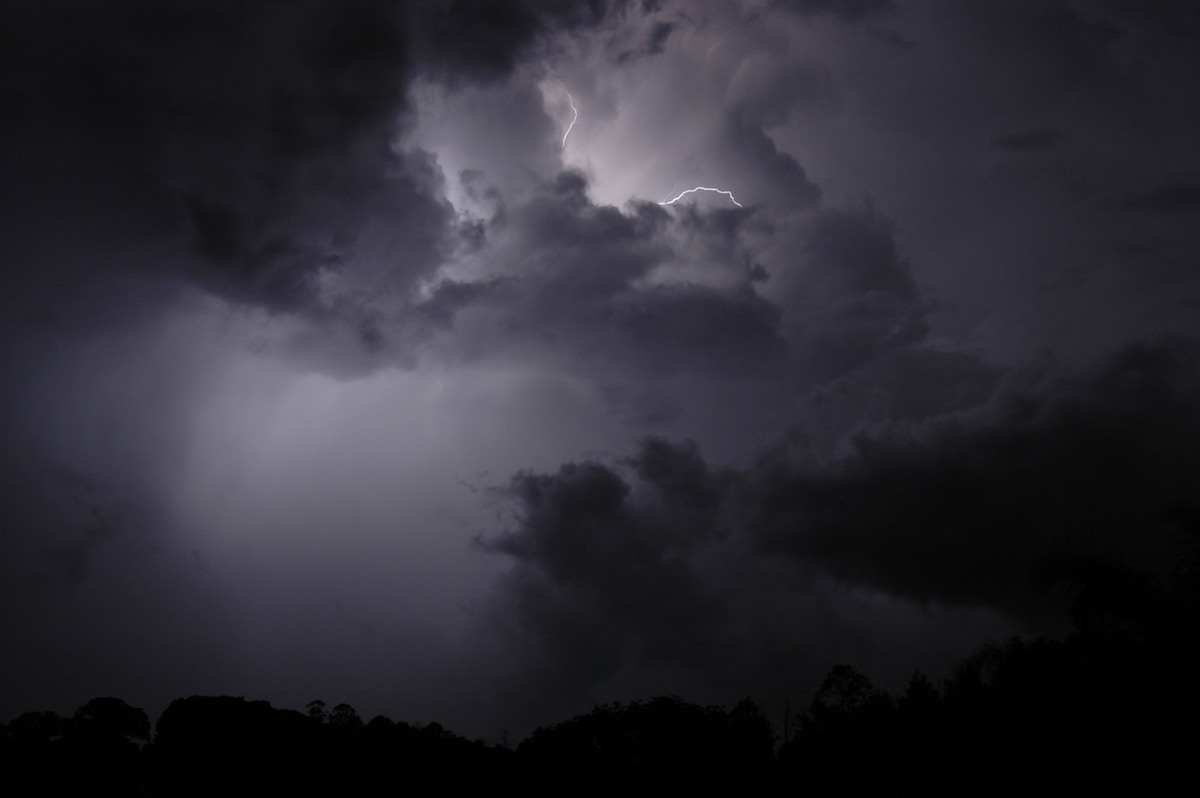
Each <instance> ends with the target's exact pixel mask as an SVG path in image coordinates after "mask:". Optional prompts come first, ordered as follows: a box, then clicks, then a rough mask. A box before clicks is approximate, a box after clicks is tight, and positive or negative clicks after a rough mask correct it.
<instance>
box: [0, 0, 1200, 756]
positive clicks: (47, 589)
mask: <svg viewBox="0 0 1200 798" xmlns="http://www.w3.org/2000/svg"><path fill="white" fill-rule="evenodd" d="M1198 24H1200V17H1198V16H1197V12H1196V11H1195V9H1194V7H1193V6H1192V5H1191V4H1189V3H1185V2H1178V3H1176V2H1169V3H1168V2H1164V3H1156V4H1154V5H1153V6H1152V7H1149V6H1148V7H1146V8H1142V7H1140V6H1139V7H1136V8H1135V7H1133V6H1131V5H1130V4H1127V3H1117V2H1107V1H1106V0H1087V2H1067V0H1063V1H1062V2H1032V0H1031V2H1014V3H1008V4H1004V5H988V6H983V5H979V6H976V5H965V4H924V3H909V2H903V1H902V0H890V1H888V2H882V1H881V2H868V1H866V0H864V1H862V2H825V1H824V0H820V1H818V0H804V1H803V2H774V1H773V0H746V2H738V3H729V2H723V1H718V0H711V1H710V0H700V1H698V2H680V1H677V0H663V2H632V1H631V2H618V1H617V0H612V1H610V2H569V1H565V2H519V1H518V0H503V1H502V2H494V3H486V4H479V3H470V2H432V1H431V2H415V3H393V2H382V0H381V1H379V2H374V1H371V0H362V2H349V3H342V2H336V3H335V2H322V1H320V0H312V1H311V2H297V3H275V2H268V3H254V4H247V3H235V2H183V3H170V4H163V3H151V2H140V1H137V0H121V1H120V2H114V3H105V4H95V3H75V2H23V1H19V2H10V3H6V4H5V5H4V10H3V11H2V12H0V52H2V53H3V56H2V57H0V97H3V107H4V109H5V122H4V124H3V125H0V185H2V186H3V190H2V191H0V233H2V236H3V241H4V246H3V247H0V288H2V289H3V291H2V292H0V332H2V334H3V336H4V341H5V346H4V347H3V348H2V349H0V373H2V374H3V377H4V381H5V391H4V393H3V396H0V409H2V411H3V415H2V416H0V446H2V449H3V452H4V458H3V461H2V462H0V483H2V485H3V487H2V489H0V492H2V494H3V503H2V505H0V525H2V526H3V528H4V532H3V533H2V534H0V577H2V578H0V585H2V587H0V590H2V591H3V593H4V599H5V602H4V603H5V607H6V608H7V609H6V611H5V613H4V614H3V616H2V617H0V630H2V636H3V639H4V640H5V641H6V642H7V641H12V643H11V645H9V646H8V651H9V653H8V654H6V655H5V656H4V657H3V658H0V680H2V682H3V684H4V685H5V689H4V691H2V692H0V713H8V714H10V715H11V714H15V713H18V712H20V711H24V710H28V709H43V708H53V709H56V710H59V711H61V710H65V709H69V708H71V707H74V706H78V705H80V704H81V703H83V702H84V701H85V700H86V699H88V698H90V697H93V696H95V695H120V696H122V697H123V698H126V699H127V700H130V701H131V702H132V703H133V704H135V705H137V706H145V707H147V708H149V709H151V711H152V714H153V710H154V708H156V707H158V708H161V707H163V706H165V705H166V704H167V702H169V700H170V699H172V698H176V697H179V696H183V695H190V694H194V693H206V692H207V693H215V694H219V693H227V694H230V695H246V696H252V697H255V698H264V699H267V700H272V701H274V702H276V703H277V704H283V705H285V706H294V707H299V706H303V705H304V704H305V703H306V702H308V701H310V700H312V699H314V698H323V699H325V700H328V701H331V702H334V703H337V702H341V701H347V702H350V703H353V704H355V705H356V706H358V708H359V710H360V712H361V713H362V714H363V716H364V717H367V716H369V715H372V714H375V713H376V712H388V713H389V714H392V715H396V716H399V717H402V718H409V719H415V718H420V719H424V720H432V719H435V718H436V719H437V720H439V721H440V722H443V723H445V724H447V725H448V726H451V727H454V728H457V729H462V730H463V731H465V732H467V733H470V734H479V735H494V734H496V733H497V731H498V730H499V729H502V728H511V729H514V730H524V729H526V728H527V727H531V726H532V725H533V724H535V723H538V722H544V721H550V720H557V719H560V718H561V717H562V716H564V715H567V714H570V713H572V712H578V711H583V710H586V709H587V708H588V706H589V704H590V703H591V702H593V701H600V700H629V699H635V698H642V697H646V696H647V695H652V694H656V693H659V694H660V693H673V694H682V695H686V696H687V697H688V698H689V699H693V700H703V701H720V702H726V701H731V700H736V699H738V698H741V697H742V696H744V695H746V694H752V695H756V696H758V697H760V698H763V699H765V700H768V701H774V700H775V699H777V698H781V697H783V696H789V695H791V696H800V695H802V694H803V693H804V692H805V691H807V690H811V689H814V688H815V687H816V685H817V684H819V680H820V676H821V675H822V674H823V673H824V672H825V670H827V669H828V667H829V666H830V665H831V664H833V663H834V662H837V661H853V662H855V663H858V664H859V665H861V667H863V669H864V671H870V672H872V674H873V675H874V676H876V677H877V678H879V679H880V681H881V683H884V684H891V682H895V681H896V680H901V679H905V678H907V676H908V674H909V673H910V672H911V670H912V669H913V668H916V667H920V668H922V669H924V670H926V671H927V672H929V673H932V674H936V673H937V671H938V669H939V668H944V667H946V666H948V665H949V663H951V662H954V661H957V660H959V659H960V658H961V657H962V655H963V654H965V653H966V652H967V651H969V650H970V649H972V648H973V647H975V646H978V645H979V644H981V643H983V642H984V641H986V640H987V639H989V638H993V637H996V636H999V635H1005V634H1010V633H1014V632H1028V633H1047V634H1060V633H1062V632H1063V631H1065V629H1066V628H1067V607H1068V605H1069V599H1070V596H1069V595H1068V594H1067V591H1066V590H1065V588H1063V587H1062V586H1061V585H1058V584H1057V583H1056V582H1055V580H1054V579H1053V578H1052V576H1053V574H1054V573H1059V572H1060V571H1055V568H1058V567H1059V565H1056V564H1061V563H1070V562H1078V561H1082V560H1085V559H1088V558H1091V559H1092V560H1096V561H1114V562H1120V563H1122V564H1124V565H1125V566H1127V567H1129V568H1130V569H1134V570H1136V571H1138V572H1140V573H1145V574H1152V575H1157V577H1158V578H1161V579H1164V580H1169V579H1170V578H1171V569H1172V563H1174V562H1176V561H1177V559H1178V552H1179V551H1180V546H1181V545H1183V544H1181V543H1180V539H1181V538H1180V536H1181V535H1182V534H1183V532H1182V531H1181V527H1180V525H1179V519H1180V518H1187V517H1190V514H1194V512H1195V506H1194V499H1192V498H1191V497H1190V494H1189V492H1188V491H1189V490H1190V487H1191V486H1193V485H1194V484H1195V482H1196V477H1197V476H1198V473H1197V471H1198V464H1197V461H1196V455H1195V454H1194V452H1195V451H1197V446H1196V444H1197V443H1200V441H1197V438H1198V437H1200V428H1198V426H1197V425H1198V414H1197V409H1198V399H1200V397H1198V395H1197V391H1198V389H1200V386H1197V384H1196V375H1197V374H1198V373H1200V369H1198V368H1197V367H1198V366H1200V364H1198V363H1197V357H1198V355H1197V351H1198V350H1197V341H1198V340H1200V327H1198V326H1197V319H1200V315H1197V313H1196V308H1197V306H1198V304H1200V272H1198V271H1197V268H1196V267H1197V263H1198V261H1197V255H1196V253H1197V251H1198V247H1200V240H1198V238H1197V235H1198V234H1197V231H1198V230H1200V226H1197V225H1196V217H1197V207H1198V203H1197V191H1196V187H1197V186H1198V185H1200V164H1197V163H1196V159H1195V156H1194V153H1195V147H1194V144H1193V142H1194V141H1196V140H1197V136H1198V135H1200V113H1198V112H1197V111H1196V107H1195V103H1194V102H1191V98H1190V96H1188V91H1187V89H1188V87H1189V86H1191V85H1193V84H1194V81H1195V78H1196V76H1197V75H1198V74H1200V65H1198V64H1197V59H1196V54H1195V48H1194V40H1195V35H1194V34H1195V33H1196V31H1197V30H1198ZM698 187H706V188H709V189H713V190H710V191H699V190H698V191H692V192H691V193H687V192H689V190H691V189H694V188H698ZM889 680H891V681H889ZM5 717H7V716H4V715H0V720H3V719H4V718H5Z"/></svg>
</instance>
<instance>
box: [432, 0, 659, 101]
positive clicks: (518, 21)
mask: <svg viewBox="0 0 1200 798" xmlns="http://www.w3.org/2000/svg"><path fill="white" fill-rule="evenodd" d="M626 5H628V3H627V2H625V0H582V2H580V0H549V1H548V2H547V1H546V0H539V2H528V0H492V2H487V3H476V2H471V0H450V2H444V1H443V0H428V1H423V2H418V3H414V4H412V9H411V14H412V19H413V22H414V25H413V31H414V35H413V45H414V49H415V50H416V51H417V54H418V59H419V61H420V63H421V67H422V69H423V70H424V71H426V72H428V73H431V74H433V75H435V76H437V77H438V78H439V79H444V80H449V81H450V82H451V83H456V82H458V81H461V80H464V79H466V80H483V81H489V80H499V79H501V78H503V77H506V76H507V75H508V74H509V73H510V72H512V70H513V68H514V67H515V66H516V64H517V62H518V61H519V60H520V59H522V58H524V57H528V56H529V52H528V51H529V50H530V49H531V48H534V47H535V46H536V45H538V44H539V43H541V42H544V40H545V38H546V37H547V36H548V35H550V34H552V33H557V34H561V33H567V32H571V31H574V30H577V29H579V28H585V27H590V26H594V25H596V24H597V23H599V22H601V21H602V20H603V19H604V18H605V17H606V16H608V15H610V14H615V13H618V12H620V11H621V10H622V9H623V8H624V7H625V6H626ZM664 38H665V35H664Z"/></svg>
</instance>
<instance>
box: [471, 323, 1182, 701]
mask: <svg viewBox="0 0 1200 798" xmlns="http://www.w3.org/2000/svg"><path fill="white" fill-rule="evenodd" d="M1198 359H1200V351H1198V350H1197V348H1196V347H1195V345H1193V344H1190V343H1184V342H1167V343H1164V344H1160V345H1153V346H1150V345H1144V346H1137V347H1133V348H1130V349H1128V350H1126V351H1124V352H1122V353H1120V354H1118V355H1116V356H1114V357H1113V358H1111V359H1110V360H1109V361H1107V362H1105V363H1103V364H1101V365H1100V366H1099V367H1098V368H1096V369H1094V370H1092V371H1091V372H1089V373H1086V374H1082V375H1079V376H1074V377H1051V376H1049V375H1048V374H1043V375H1037V374H1020V373H1013V374H1011V375H1009V379H1008V380H1007V381H1006V382H1005V383H1004V384H1003V385H1002V386H1001V387H1000V388H999V389H998V390H997V391H996V392H995V393H994V394H993V395H992V396H991V397H990V399H989V400H988V402H987V403H986V404H984V405H982V406H979V407H978V408H977V409H975V410H973V411H971V412H965V413H963V412H960V413H953V414H949V415H944V416H941V417H938V418H934V419H930V420H928V421H925V422H922V423H916V424H896V423H890V424H883V425H881V426H877V427H874V428H868V429H864V430H863V431H862V432H861V433H859V434H857V435H855V436H854V437H853V438H851V439H850V440H849V441H848V445H849V446H848V448H847V449H846V450H844V451H843V452H841V453H840V454H837V455H836V456H834V457H832V458H827V457H825V456H822V455H819V454H818V453H817V452H816V451H815V450H813V449H812V448H811V447H809V445H808V443H807V437H806V436H805V435H803V434H802V433H800V434H797V435H794V436H791V437H789V438H785V439H784V440H783V441H781V443H780V444H779V445H778V446H776V447H775V448H773V449H770V450H768V451H767V452H765V453H764V454H763V455H762V456H761V457H760V458H759V459H758V460H757V461H756V462H754V463H753V464H751V465H750V466H748V467H745V468H722V467H716V466H714V465H712V464H710V463H708V462H706V460H705V459H704V458H703V457H702V456H701V454H700V452H699V451H698V449H697V448H696V446H695V445H694V444H692V443H683V444H672V443H668V442H666V441H663V440H660V439H650V440H647V441H645V442H644V443H643V444H642V446H641V448H640V449H639V450H638V451H637V453H636V454H635V455H633V456H632V457H630V458H629V459H628V460H626V461H624V462H623V463H619V464H603V463H599V462H594V461H593V462H582V463H569V464H567V465H564V466H562V467H561V468H560V469H559V470H558V471H557V472H556V473H552V474H536V473H528V472H523V473H521V474H518V475H517V476H515V477H514V478H513V479H512V481H511V483H510V484H509V486H508V487H507V488H506V489H505V493H506V495H507V496H508V497H509V498H510V499H511V500H512V501H513V503H514V505H515V515H514V521H513V523H512V524H511V525H510V527H509V528H508V529H507V530H506V531H505V532H503V533H501V534H500V535H498V536H496V537H493V538H490V539H487V540H485V542H484V544H483V545H484V546H485V548H486V549H487V550H489V551H492V552H494V553H498V554H503V555H505V556H507V557H509V558H511V559H512V561H513V563H514V565H513V569H512V570H511V571H510V572H509V573H508V575H507V576H506V577H505V579H504V580H503V581H502V582H501V583H500V586H499V590H498V593H497V596H496V602H497V611H498V612H499V613H500V614H501V615H502V616H507V614H508V613H513V614H514V615H515V619H510V622H512V623H515V624H516V625H517V628H518V629H520V630H521V634H523V635H527V636H529V637H531V638H532V642H528V643H527V645H531V646H534V648H535V650H536V651H538V652H539V653H538V655H537V656H540V657H543V658H544V662H543V665H544V666H545V668H546V670H545V674H549V673H551V672H553V671H554V670H555V669H556V668H561V669H563V673H561V674H560V675H559V679H560V680H562V681H560V683H561V684H563V685H564V689H567V688H569V689H584V688H585V687H586V688H588V689H596V688H597V686H598V685H600V684H602V683H603V682H604V681H605V680H607V679H611V678H613V677H614V675H615V674H617V673H619V672H621V671H622V670H623V669H628V668H631V667H633V668H650V667H653V666H656V665H661V664H662V663H663V662H668V663H670V664H671V665H672V666H674V667H678V668H680V669H682V670H685V671H693V672H695V673H699V674H703V676H704V677H705V679H706V680H708V683H711V682H712V681H713V680H715V681H716V682H718V683H726V684H728V683H730V682H731V681H736V680H737V678H738V677H739V676H740V677H741V678H742V679H743V680H744V682H745V683H747V684H749V683H752V682H753V681H754V680H755V679H760V678H763V674H764V673H766V672H767V671H768V670H769V666H768V665H767V664H766V663H764V662H762V661H760V660H758V659H757V658H759V657H766V656H768V652H769V651H770V650H771V646H769V645H767V644H766V643H765V642H764V641H765V640H766V639H768V638H770V637H772V636H774V637H775V639H777V640H780V639H782V640H788V639H790V640H791V645H792V650H793V652H795V651H803V650H805V649H806V648H807V647H808V645H810V644H812V643H813V641H814V639H815V638H817V637H820V635H821V633H820V632H819V630H814V629H806V628H804V627H803V626H800V625H797V624H796V623H795V622H794V620H789V618H788V616H787V614H786V611H784V610H783V607H786V606H787V605H788V603H789V602H788V601H784V600H781V599H780V595H790V596H791V597H792V599H791V600H792V601H793V602H798V603H799V604H801V605H808V606H812V605H814V604H820V603H821V602H822V601H825V600H828V599H829V597H830V596H831V595H832V594H830V593H829V592H828V591H829V590H830V589H831V588H830V585H834V584H838V585H842V586H844V589H851V590H865V591H870V592H878V593H880V594H883V595H886V596H891V597H894V599H895V600H899V601H911V602H915V603H917V604H920V605H924V606H927V607H933V608H937V607H943V608H944V607H962V608H970V607H976V608H989V609H991V610H994V611H998V612H1000V613H1002V614H1006V615H1009V616H1010V617H1014V618H1019V619H1023V620H1024V621H1025V622H1030V623H1034V624H1035V627H1036V625H1037V624H1043V626H1042V627H1041V628H1043V629H1045V628H1053V625H1054V624H1055V623H1057V622H1058V621H1059V620H1061V618H1062V613H1063V611H1064V609H1065V608H1064V607H1063V606H1061V603H1062V596H1061V594H1055V593H1053V592H1049V591H1047V590H1045V589H1044V586H1042V585H1040V584H1039V579H1040V578H1041V577H1042V576H1044V574H1046V573H1048V572H1049V571H1050V570H1051V569H1052V568H1053V566H1054V564H1055V563H1057V562H1064V561H1072V560H1080V559H1085V558H1099V559H1102V560H1104V559H1108V560H1112V561H1116V562H1122V563H1125V564H1127V565H1129V566H1131V567H1134V568H1135V569H1140V570H1145V571H1149V572H1155V573H1160V574H1169V573H1170V571H1171V567H1172V563H1173V557H1174V555H1173V554H1172V552H1174V551H1175V549H1176V545H1177V543H1178V541H1179V539H1180V537H1179V536H1180V530H1179V529H1177V528H1176V525H1175V523H1174V521H1173V520H1172V518H1173V515H1172V514H1173V513H1177V508H1179V507H1187V506H1191V505H1190V504H1189V503H1190V502H1193V501H1194V498H1193V497H1192V486H1193V485H1194V484H1195V480H1196V478H1197V477H1200V460H1198V459H1197V456H1196V452H1197V451H1200V449H1198V447H1197V444H1198V443H1200V426H1197V423H1196V418H1195V415H1194V409H1195V407H1196V403H1197V400H1198V399H1200V382H1197V379H1196V375H1197V374H1200V370H1197V368H1196V367H1197V365H1198ZM780 557H782V558H784V561H786V562H790V563H791V565H790V570H791V574H790V577H784V576H781V573H780V571H779V570H778V567H779V564H780V560H779V559H778V558H780ZM823 580H828V581H823ZM756 594H759V595H761V596H767V595H769V596H771V597H772V598H771V601H772V602H775V603H776V606H777V607H778V611H780V612H783V613H784V614H783V615H780V616H778V617H776V618H774V619H772V621H769V622H768V624H767V625H772V624H777V625H778V626H777V627H776V628H774V630H773V632H772V633H771V635H766V636H764V638H763V639H759V640H754V639H748V638H747V637H746V636H744V635H743V633H742V632H741V631H740V630H742V629H743V628H747V627H752V628H755V629H756V632H759V633H761V632H762V624H763V619H758V621H757V622H755V621H751V620H750V619H749V618H748V617H747V613H748V612H749V611H750V608H752V607H755V606H758V605H757V603H756V602H755V601H754V598H753V597H754V596H755V595H756ZM1055 619H1058V620H1055ZM1045 624H1049V626H1045ZM844 633H845V634H846V635H851V636H852V635H853V634H854V633H853V631H852V626H850V627H847V628H846V629H845V630H844ZM581 640H587V641H590V643H589V647H588V648H586V649H584V648H581V647H580V643H581ZM822 645H829V644H828V641H824V642H823V643H822ZM592 646H594V648H595V650H593V648H592ZM589 652H590V653H589ZM735 662H736V663H737V665H732V664H731V663H735ZM738 668H744V669H745V670H744V671H743V672H742V673H740V674H737V673H736V671H737V670H738Z"/></svg>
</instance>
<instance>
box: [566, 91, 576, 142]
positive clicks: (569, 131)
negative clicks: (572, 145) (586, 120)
mask: <svg viewBox="0 0 1200 798" xmlns="http://www.w3.org/2000/svg"><path fill="white" fill-rule="evenodd" d="M567 102H569V103H570V104H571V111H572V112H574V114H575V117H574V119H572V120H571V124H569V125H567V132H566V133H563V143H562V145H563V149H566V148H567V136H569V135H571V128H573V127H575V122H576V121H577V120H578V119H579V109H578V108H576V107H575V101H574V100H572V99H571V93H570V92H567Z"/></svg>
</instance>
